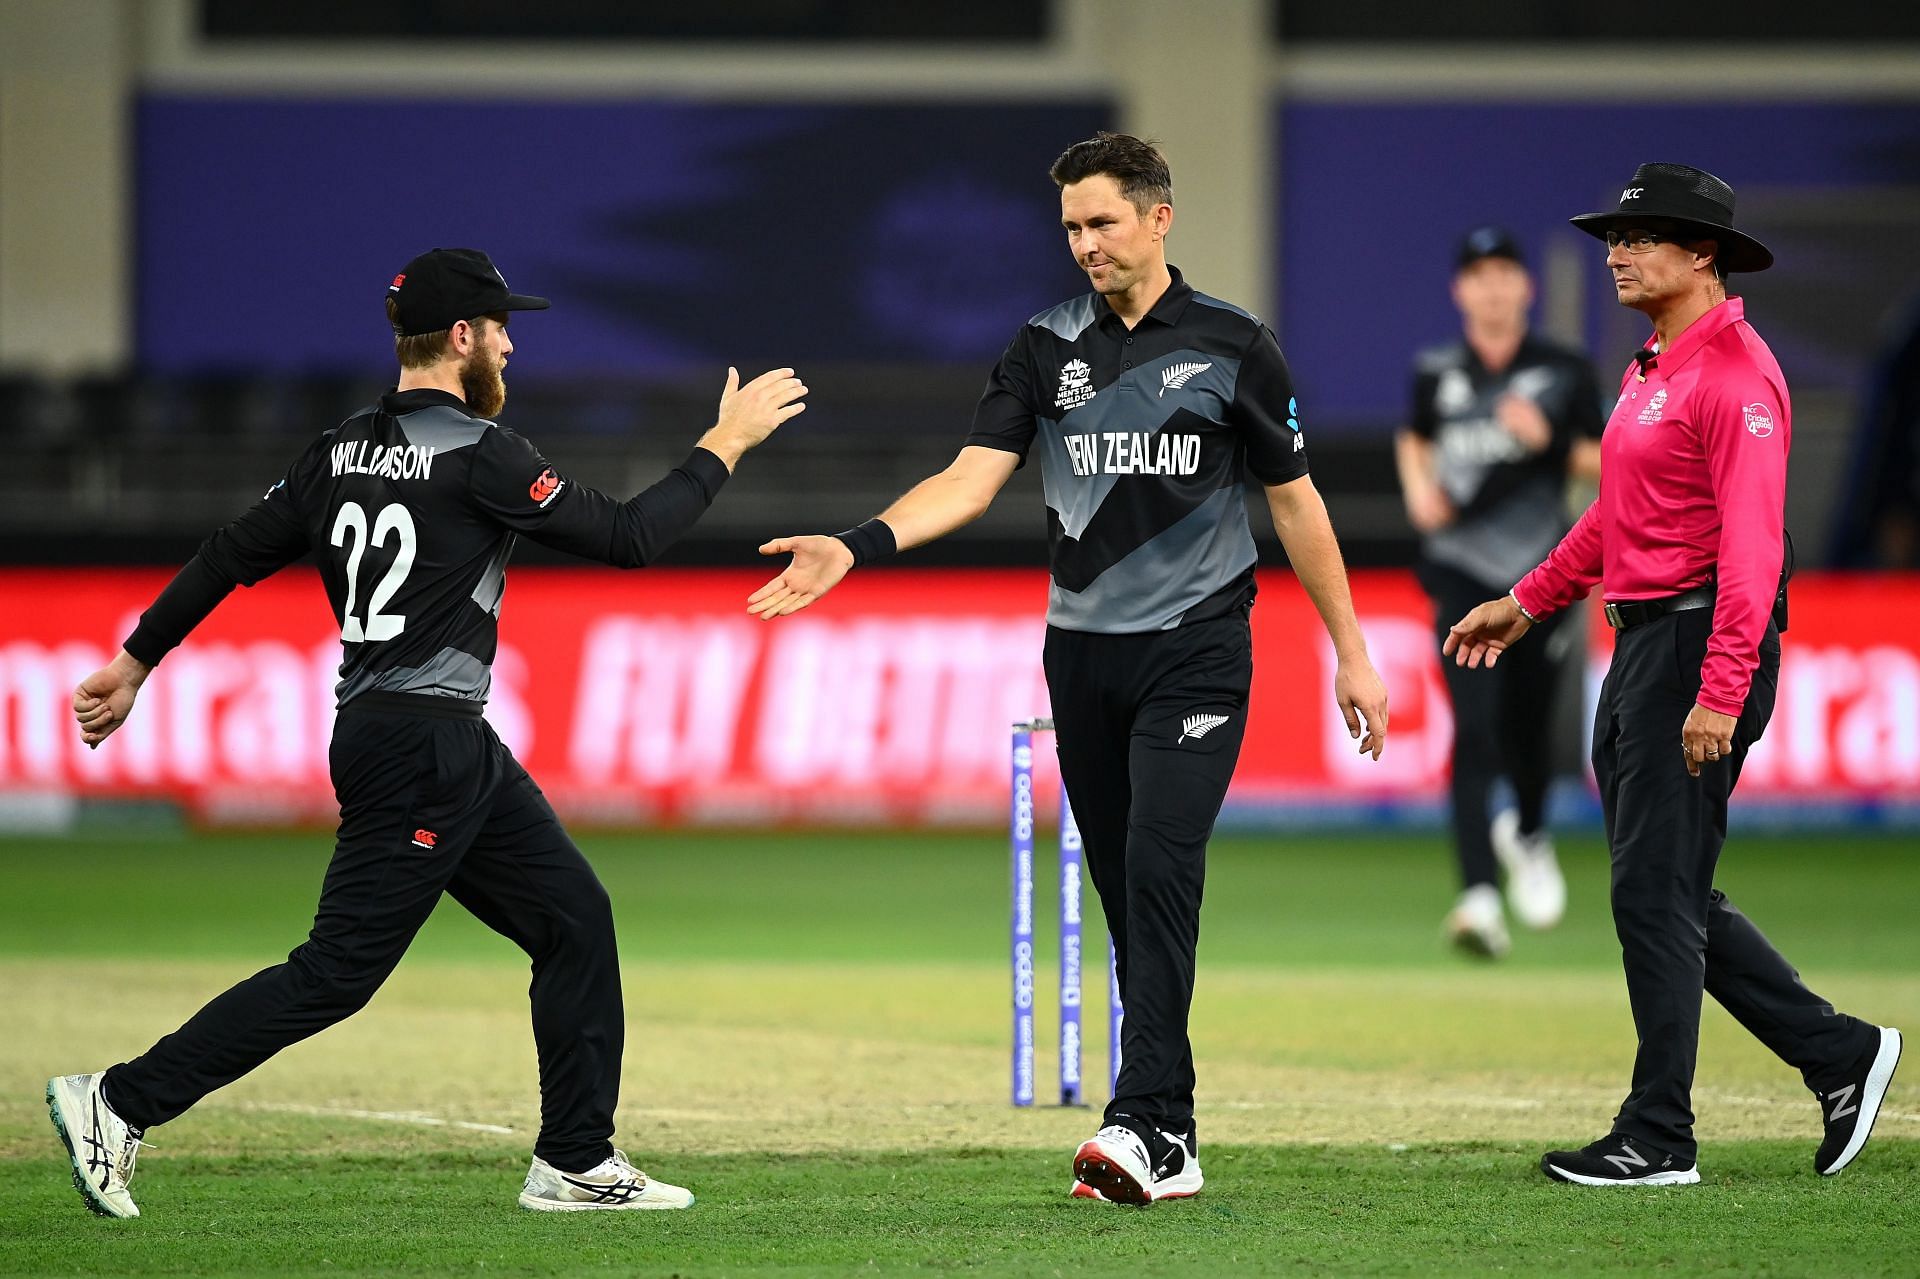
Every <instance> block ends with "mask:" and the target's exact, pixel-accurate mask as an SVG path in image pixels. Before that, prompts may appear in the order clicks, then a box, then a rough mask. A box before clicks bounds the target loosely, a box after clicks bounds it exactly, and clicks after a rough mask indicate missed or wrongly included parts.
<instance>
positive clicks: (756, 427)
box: [700, 368, 807, 468]
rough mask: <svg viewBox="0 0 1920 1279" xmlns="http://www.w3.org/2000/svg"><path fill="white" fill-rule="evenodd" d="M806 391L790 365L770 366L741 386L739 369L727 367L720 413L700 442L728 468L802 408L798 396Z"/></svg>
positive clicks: (805, 386)
mask: <svg viewBox="0 0 1920 1279" xmlns="http://www.w3.org/2000/svg"><path fill="white" fill-rule="evenodd" d="M806 393H807V384H806V383H805V382H802V381H801V380H800V379H799V378H797V377H795V376H794V375H793V370H792V369H769V370H767V371H766V372H765V373H762V374H761V375H760V376H759V377H757V378H755V379H753V381H751V382H749V383H747V384H746V385H745V386H742V385H741V384H740V370H738V369H735V368H728V370H727V382H726V385H725V386H724V387H722V388H721V391H720V411H719V414H718V415H717V416H716V418H715V421H714V425H713V429H712V430H710V431H708V432H707V433H706V434H705V435H704V436H702V437H701V439H700V446H701V447H702V448H704V449H707V450H709V451H711V452H712V453H714V454H715V455H717V456H718V457H719V458H720V460H721V461H723V462H725V463H726V464H727V466H728V467H729V468H731V467H732V466H733V464H734V463H736V462H738V461H739V460H740V457H741V455H742V454H743V453H745V452H746V451H747V450H748V449H750V448H752V447H753V446H754V445H756V444H759V443H760V442H761V441H763V440H765V439H766V438H767V437H768V436H769V435H772V434H773V433H774V431H776V430H778V429H779V427H780V425H781V423H783V422H785V421H786V420H787V419H788V418H790V417H793V416H794V415H795V414H798V413H803V412H805V411H806V408H807V406H806V405H805V404H803V403H801V398H802V397H803V396H805V395H806Z"/></svg>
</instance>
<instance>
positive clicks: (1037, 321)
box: [1027, 293, 1103, 342]
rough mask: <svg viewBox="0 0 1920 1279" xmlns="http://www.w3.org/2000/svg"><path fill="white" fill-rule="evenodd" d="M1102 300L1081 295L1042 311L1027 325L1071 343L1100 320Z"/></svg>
mask: <svg viewBox="0 0 1920 1279" xmlns="http://www.w3.org/2000/svg"><path fill="white" fill-rule="evenodd" d="M1102 305H1103V302H1102V299H1101V297H1100V295H1099V294H1097V293H1083V294H1081V295H1080V296H1079V297H1077V298H1073V299H1071V300H1070V301H1066V302H1062V303H1061V304H1060V305H1059V306H1056V307H1052V308H1050V309H1048V310H1045V311H1042V312H1041V313H1040V314H1038V315H1036V316H1034V317H1033V318H1032V319H1031V320H1028V321H1027V323H1028V324H1031V325H1033V326H1035V327H1036V328H1042V329H1046V330H1048V331H1049V332H1052V333H1056V334H1058V335H1059V336H1061V337H1063V338H1065V339H1066V340H1067V341H1069V342H1072V341H1075V340H1077V339H1078V338H1079V336H1080V335H1081V334H1082V333H1085V332H1086V331H1087V328H1088V326H1089V325H1091V324H1092V323H1093V322H1094V321H1095V320H1097V319H1099V318H1100V308H1101V306H1102Z"/></svg>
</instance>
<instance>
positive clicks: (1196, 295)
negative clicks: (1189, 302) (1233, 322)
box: [1193, 289, 1260, 324]
mask: <svg viewBox="0 0 1920 1279" xmlns="http://www.w3.org/2000/svg"><path fill="white" fill-rule="evenodd" d="M1193 300H1194V301H1195V302H1198V303H1199V304H1200V305H1201V306H1212V307H1218V308H1220V309H1221V310H1222V311H1231V312H1233V313H1234V314H1235V315H1237V316H1239V317H1240V318H1241V319H1243V320H1252V321H1253V322H1254V323H1255V324H1258V323H1260V317H1259V316H1257V315H1255V314H1254V313H1253V312H1251V311H1247V310H1243V309H1242V308H1240V307H1237V306H1235V305H1234V304H1233V303H1231V302H1224V301H1222V300H1221V299H1219V298H1217V297H1214V296H1213V295H1212V294H1211V293H1202V292H1200V290H1198V289H1195V290H1194V291H1193Z"/></svg>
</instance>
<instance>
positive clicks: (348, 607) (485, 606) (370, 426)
mask: <svg viewBox="0 0 1920 1279" xmlns="http://www.w3.org/2000/svg"><path fill="white" fill-rule="evenodd" d="M727 475H728V472H727V467H726V464H725V463H723V462H722V461H721V460H720V459H719V458H718V457H716V456H714V455H713V454H712V453H709V452H707V451H706V450H704V449H695V450H694V452H693V455H692V456H691V457H689V458H688V459H687V461H686V462H685V463H683V464H682V465H681V466H680V467H678V468H676V469H675V470H673V471H670V472H668V474H667V475H666V477H665V478H663V479H662V480H660V482H659V483H657V484H655V485H654V486H653V487H651V488H649V489H647V490H646V491H645V492H643V493H641V494H639V495H638V496H637V497H635V498H633V499H632V500H630V501H627V502H619V501H616V500H614V499H612V498H610V497H607V496H606V495H605V494H602V493H597V492H595V491H594V490H592V489H590V488H587V487H585V486H583V485H580V484H578V483H576V482H574V481H573V480H570V479H568V478H566V477H565V476H562V475H561V474H560V473H559V472H557V471H556V470H555V469H554V468H553V466H552V465H551V464H550V463H548V461H547V460H546V459H545V458H544V457H542V456H541V455H540V453H539V451H538V450H537V449H535V448H534V447H533V445H532V444H530V443H529V442H528V441H527V440H526V439H525V438H523V437H522V436H520V435H517V434H515V433H514V432H513V431H511V430H508V429H507V428H506V427H503V426H499V425H496V424H495V423H493V422H490V421H487V420H485V419H483V418H476V417H473V416H472V415H470V414H469V413H468V412H467V407H466V405H465V403H464V402H462V401H461V399H460V398H459V397H458V396H455V395H451V394H448V393H447V392H445V391H437V390H414V391H396V392H392V393H389V394H387V395H385V396H382V397H381V399H380V401H379V403H378V404H375V405H373V406H371V407H369V408H366V409H362V410H361V411H360V412H358V413H356V414H354V415H353V416H352V417H350V418H348V419H347V420H346V421H345V422H343V423H341V424H340V425H339V426H338V427H336V428H334V429H333V430H331V431H328V432H326V433H325V434H324V435H322V436H320V438H319V439H318V440H316V441H314V443H313V444H312V445H311V446H309V447H308V448H307V450H306V451H305V452H304V453H302V454H301V455H300V457H299V458H298V459H296V460H295V462H294V463H293V465H292V466H291V467H290V468H288V470H287V473H286V476H285V478H283V479H282V480H281V481H280V482H279V483H277V484H275V485H274V486H273V487H272V488H271V489H269V490H268V491H267V494H266V496H265V497H263V498H262V499H261V500H260V501H259V502H257V503H255V504H254V505H253V506H252V507H251V508H250V509H249V510H248V511H247V512H246V514H244V515H242V516H241V517H240V518H239V519H237V520H235V521H234V522H233V523H232V524H229V525H228V526H227V527H225V528H223V529H221V530H219V531H218V532H216V533H214V534H213V536H212V537H210V538H208V539H207V541H206V542H205V543H204V544H203V545H202V546H201V548H200V553H199V554H198V555H196V556H195V557H194V559H193V561H192V562H191V563H189V564H188V565H187V566H186V567H185V568H183V569H182V570H181V571H180V574H179V575H178V576H177V577H176V578H175V579H174V580H173V583H172V584H171V585H169V586H168V587H167V589H166V591H164V592H163V593H162V594H161V596H160V598H159V599H158V600H156V601H155V602H154V605H153V607H152V608H150V609H148V610H147V612H146V613H145V614H143V615H142V617H141V619H140V625H139V627H138V628H137V629H136V630H135V631H134V633H133V635H132V636H130V637H129V638H128V640H127V643H126V648H127V652H128V653H130V654H132V655H133V656H134V657H135V658H138V659H139V660H140V661H142V662H146V663H148V664H149V665H152V664H154V663H157V662H158V661H159V660H160V658H161V657H163V656H164V655H165V654H166V653H167V652H168V651H169V650H171V649H172V648H173V647H174V646H175V645H177V644H178V643H179V642H180V641H181V640H182V639H184V638H185V637H186V634H187V632H188V631H190V630H192V629H193V627H194V626H195V625H197V624H198V623H199V622H200V621H201V620H202V619H203V618H205V617H206V615H207V614H208V613H209V612H211V611H212V610H213V607H214V606H215V605H216V604H218V603H219V602H220V600H221V599H223V598H224V597H225V596H226V594H227V593H228V592H229V591H231V590H232V589H233V588H234V587H235V586H236V585H238V586H251V585H253V584H254V583H255V582H257V581H259V580H261V579H262V578H264V577H266V576H267V575H268V574H270V573H273V572H275V571H276V570H278V569H281V568H284V567H285V566H286V565H288V564H291V563H293V562H294V561H295V560H297V559H299V558H301V557H302V556H303V555H305V554H306V553H307V552H309V551H312V552H314V553H315V556H316V559H317V560H318V564H319V568H320V577H321V580H322V581H323V582H324V583H325V584H326V589H327V597H328V599H329V600H330V601H331V602H332V604H333V615H334V618H335V620H336V621H337V622H338V623H339V625H340V639H341V643H342V644H343V646H344V650H345V651H344V655H343V658H342V660H341V663H340V683H339V687H338V698H339V703H340V704H341V705H343V706H344V705H345V704H346V703H347V702H349V701H350V700H352V699H353V698H355V697H358V696H361V695H363V694H366V693H399V694H412V695H418V696H428V697H438V698H449V699H453V700H454V702H456V703H465V704H469V705H471V706H473V707H477V706H478V705H479V704H481V703H483V702H485V700H486V697H487V690H488V685H489V680H490V667H491V664H492V662H493V655H494V648H495V644H496V641H497V635H498V624H499V617H500V601H501V597H502V595H503V594H504V592H505V589H506V567H507V558H508V556H509V555H511V554H512V552H513V546H514V540H515V538H516V536H519V535H525V536H527V537H530V538H532V539H533V540H534V541H536V542H539V543H540V544H541V545H543V546H550V547H554V548H556V549H558V550H563V551H569V552H571V553H573V554H575V555H580V556H584V557H586V558H588V559H593V560H599V561H601V562H602V563H607V564H614V565H618V566H620V567H623V568H635V567H639V566H641V565H643V564H646V563H648V562H650V561H651V560H653V559H654V558H655V557H657V556H658V555H659V553H660V552H661V551H662V550H664V549H665V548H666V547H667V546H669V545H670V544H671V543H672V542H673V541H674V540H675V539H676V538H678V537H679V536H680V535H681V534H682V533H684V532H685V531H686V530H687V529H688V528H690V527H692V525H693V523H694V521H695V520H696V519H698V518H699V516H700V514H701V513H702V512H703V511H705V510H706V508H707V506H708V505H709V504H710V503H711V502H712V501H713V498H714V496H715V495H716V494H717V493H718V492H719V490H720V486H721V485H722V484H724V483H725V482H726V479H727Z"/></svg>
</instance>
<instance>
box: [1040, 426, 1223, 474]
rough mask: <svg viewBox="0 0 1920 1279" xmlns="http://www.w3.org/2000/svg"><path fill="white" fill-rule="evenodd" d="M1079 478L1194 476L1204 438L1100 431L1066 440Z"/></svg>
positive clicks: (1163, 433)
mask: <svg viewBox="0 0 1920 1279" xmlns="http://www.w3.org/2000/svg"><path fill="white" fill-rule="evenodd" d="M1062 438H1063V439H1064V441H1065V443H1066V446H1067V456H1068V457H1070V458H1072V459H1073V473H1074V474H1075V475H1194V474H1196V473H1198V472H1199V470H1200V437H1199V436H1197V435H1169V434H1166V433H1165V432H1154V431H1099V432H1088V433H1086V434H1083V435H1068V436H1064V437H1062Z"/></svg>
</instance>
